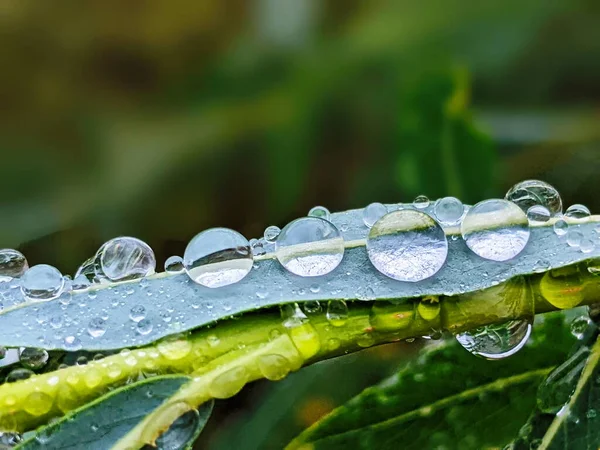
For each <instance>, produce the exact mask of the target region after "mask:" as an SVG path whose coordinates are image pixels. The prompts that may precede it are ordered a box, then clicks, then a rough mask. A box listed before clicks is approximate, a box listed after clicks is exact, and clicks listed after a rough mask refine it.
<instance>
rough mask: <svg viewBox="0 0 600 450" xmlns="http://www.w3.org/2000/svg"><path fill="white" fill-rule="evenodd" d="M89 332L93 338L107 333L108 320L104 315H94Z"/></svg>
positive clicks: (89, 325)
mask: <svg viewBox="0 0 600 450" xmlns="http://www.w3.org/2000/svg"><path fill="white" fill-rule="evenodd" d="M87 330H88V334H89V335H90V336H92V337H93V338H99V337H102V336H104V333H106V320H104V319H103V318H102V317H94V318H93V319H92V320H90V323H89V324H88V329H87Z"/></svg>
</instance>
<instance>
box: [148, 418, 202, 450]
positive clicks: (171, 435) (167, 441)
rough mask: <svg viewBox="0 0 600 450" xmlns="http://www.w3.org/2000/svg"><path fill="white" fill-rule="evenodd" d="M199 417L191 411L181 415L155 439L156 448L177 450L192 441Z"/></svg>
mask: <svg viewBox="0 0 600 450" xmlns="http://www.w3.org/2000/svg"><path fill="white" fill-rule="evenodd" d="M199 421H200V415H199V413H198V411H197V410H195V409H192V410H190V411H188V412H186V413H185V414H183V415H181V416H180V417H179V418H178V419H177V420H175V421H174V422H173V424H172V425H171V426H170V427H169V429H168V430H167V431H165V432H164V433H163V434H162V435H160V437H158V438H157V439H156V447H157V448H159V449H161V450H179V449H182V448H185V447H186V444H188V443H189V442H190V440H192V439H193V437H194V435H195V433H196V430H197V429H198V426H199Z"/></svg>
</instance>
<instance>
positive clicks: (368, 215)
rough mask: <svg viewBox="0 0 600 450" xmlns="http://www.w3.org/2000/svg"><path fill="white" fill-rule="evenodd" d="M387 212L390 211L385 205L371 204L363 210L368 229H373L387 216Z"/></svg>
mask: <svg viewBox="0 0 600 450" xmlns="http://www.w3.org/2000/svg"><path fill="white" fill-rule="evenodd" d="M387 212H388V210H387V208H386V207H385V205H383V204H381V203H371V204H370V205H369V206H367V207H366V208H365V209H364V210H363V222H364V224H365V225H366V226H367V227H368V228H371V227H372V226H373V225H375V222H377V221H378V220H379V219H381V218H382V217H383V216H385V215H386V214H387Z"/></svg>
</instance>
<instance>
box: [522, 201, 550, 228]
mask: <svg viewBox="0 0 600 450" xmlns="http://www.w3.org/2000/svg"><path fill="white" fill-rule="evenodd" d="M550 216H551V214H550V211H548V208H546V207H545V206H541V205H533V206H532V207H531V208H529V209H528V210H527V219H529V223H532V224H536V223H546V222H548V221H549V220H550Z"/></svg>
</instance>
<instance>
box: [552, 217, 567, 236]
mask: <svg viewBox="0 0 600 450" xmlns="http://www.w3.org/2000/svg"><path fill="white" fill-rule="evenodd" d="M568 230H569V224H568V223H567V222H565V221H564V220H563V219H558V220H557V221H556V222H555V223H554V232H555V233H556V235H557V236H564V235H565V234H567V231H568Z"/></svg>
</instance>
